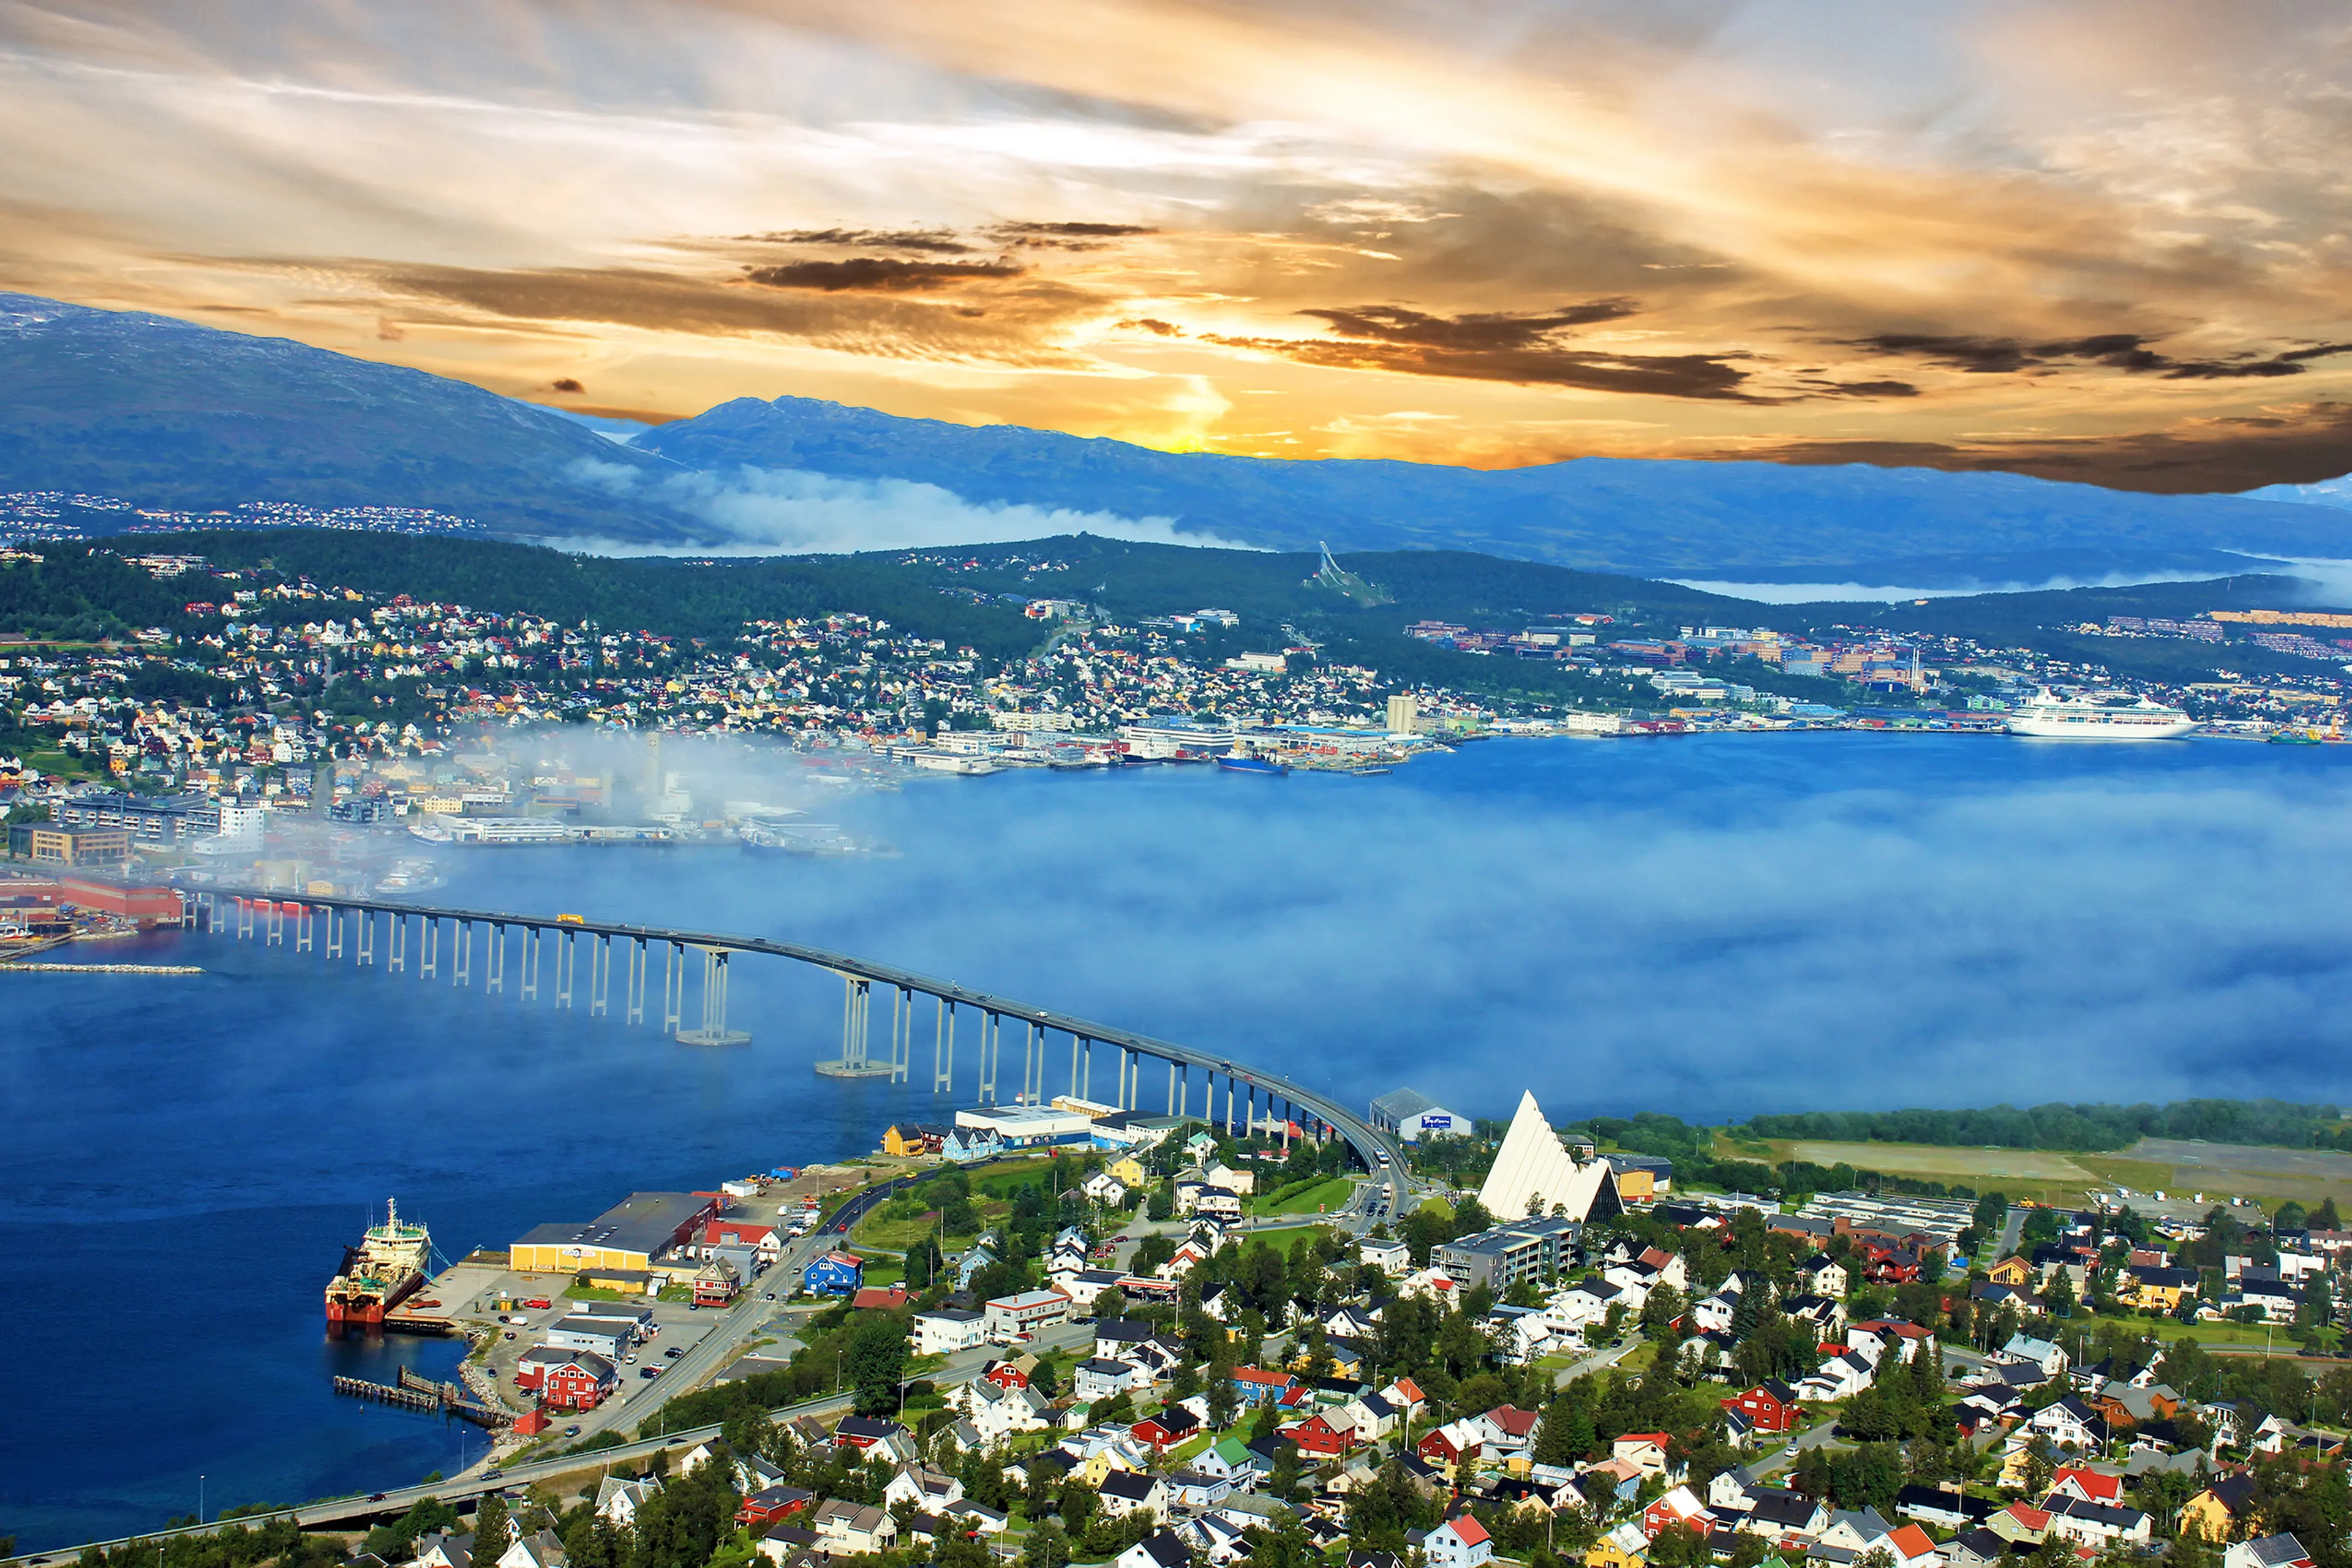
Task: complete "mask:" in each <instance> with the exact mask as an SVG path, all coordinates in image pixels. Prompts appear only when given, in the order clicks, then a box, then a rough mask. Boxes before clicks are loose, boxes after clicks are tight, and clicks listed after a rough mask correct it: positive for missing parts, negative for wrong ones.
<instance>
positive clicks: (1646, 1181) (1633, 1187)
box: [1617, 1171, 1658, 1204]
mask: <svg viewBox="0 0 2352 1568" xmlns="http://www.w3.org/2000/svg"><path fill="white" fill-rule="evenodd" d="M1657 1195H1658V1178H1657V1177H1655V1176H1654V1175H1652V1174H1651V1173H1649V1172H1647V1171H1620V1172H1618V1173H1617V1196H1618V1197H1619V1198H1620V1199H1622V1200H1623V1201H1624V1202H1626V1203H1629V1204H1645V1203H1648V1202H1649V1201H1650V1200H1651V1199H1653V1198H1654V1197H1656V1196H1657Z"/></svg>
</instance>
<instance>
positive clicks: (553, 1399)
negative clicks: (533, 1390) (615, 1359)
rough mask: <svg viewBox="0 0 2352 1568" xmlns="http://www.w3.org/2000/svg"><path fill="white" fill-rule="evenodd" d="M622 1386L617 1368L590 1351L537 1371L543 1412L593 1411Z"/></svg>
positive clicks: (544, 1366)
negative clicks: (538, 1372)
mask: <svg viewBox="0 0 2352 1568" xmlns="http://www.w3.org/2000/svg"><path fill="white" fill-rule="evenodd" d="M620 1386H621V1373H620V1369H619V1368H617V1367H615V1366H614V1364H613V1363H611V1362H609V1361H606V1360H605V1359H604V1357H603V1356H600V1355H598V1354H597V1353H596V1352H593V1351H582V1352H578V1353H577V1354H575V1355H573V1356H572V1357H571V1358H570V1359H569V1360H566V1361H561V1362H555V1363H549V1364H545V1365H542V1366H541V1368H540V1378H539V1404H540V1408H541V1409H542V1410H593V1409H595V1408H596V1406H598V1405H602V1404H604V1401H605V1400H606V1399H608V1398H610V1397H611V1396H612V1394H613V1391H614V1389H616V1388H618V1387H620Z"/></svg>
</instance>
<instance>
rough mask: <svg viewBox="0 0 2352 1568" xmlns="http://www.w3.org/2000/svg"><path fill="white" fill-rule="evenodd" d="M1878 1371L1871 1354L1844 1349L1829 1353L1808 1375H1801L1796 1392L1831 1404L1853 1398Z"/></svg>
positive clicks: (1872, 1380)
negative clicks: (1871, 1359) (1831, 1354)
mask: <svg viewBox="0 0 2352 1568" xmlns="http://www.w3.org/2000/svg"><path fill="white" fill-rule="evenodd" d="M1877 1375H1878V1371H1877V1368H1876V1367H1874V1366H1873V1365H1872V1364H1871V1362H1870V1358H1869V1357H1867V1356H1866V1355H1864V1353H1863V1352H1860V1351H1857V1350H1849V1351H1843V1352H1839V1353H1838V1354H1836V1355H1833V1356H1831V1357H1829V1358H1828V1359H1827V1360H1825V1361H1823V1362H1822V1364H1821V1365H1820V1366H1819V1367H1817V1368H1815V1369H1814V1370H1813V1371H1812V1372H1811V1373H1808V1374H1807V1375H1806V1376H1804V1377H1801V1378H1799V1379H1798V1380H1797V1383H1796V1384H1795V1393H1796V1394H1797V1397H1798V1398H1800V1399H1807V1400H1815V1401H1818V1402H1820V1403H1821V1404H1823V1405H1827V1404H1831V1403H1832V1402H1834V1401H1836V1400H1840V1399H1850V1398H1852V1397H1853V1395H1855V1394H1860V1393H1861V1392H1862V1391H1863V1390H1864V1389H1865V1388H1868V1387H1869V1386H1870V1385H1871V1384H1872V1383H1873V1382H1874V1380H1875V1379H1876V1377H1877Z"/></svg>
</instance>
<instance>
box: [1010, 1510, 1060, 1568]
mask: <svg viewBox="0 0 2352 1568" xmlns="http://www.w3.org/2000/svg"><path fill="white" fill-rule="evenodd" d="M1069 1563H1070V1537H1069V1534H1068V1532H1067V1531H1064V1530H1063V1528H1062V1526H1061V1524H1060V1522H1059V1521H1055V1520H1051V1519H1045V1520H1040V1521H1037V1522H1036V1523H1035V1524H1034V1525H1032V1526H1031V1527H1030V1530H1029V1539H1028V1540H1027V1541H1026V1542H1024V1543H1023V1545H1022V1548H1021V1568H1069Z"/></svg>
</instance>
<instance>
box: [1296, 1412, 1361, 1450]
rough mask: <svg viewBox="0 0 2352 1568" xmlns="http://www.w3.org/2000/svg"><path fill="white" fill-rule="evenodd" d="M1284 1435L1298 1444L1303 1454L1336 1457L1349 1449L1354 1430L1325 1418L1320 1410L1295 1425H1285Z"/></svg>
mask: <svg viewBox="0 0 2352 1568" xmlns="http://www.w3.org/2000/svg"><path fill="white" fill-rule="evenodd" d="M1282 1435H1283V1436H1286V1437H1287V1438H1289V1439H1290V1440H1291V1441H1292V1442H1294V1443H1296V1444H1297V1445H1298V1451H1299V1452H1300V1453H1302V1454H1319V1455H1321V1456H1322V1457H1324V1458H1327V1459H1328V1458H1336V1457H1338V1456H1339V1455H1341V1454H1344V1453H1346V1452H1347V1451H1348V1448H1349V1443H1350V1441H1351V1440H1352V1439H1353V1437H1354V1436H1355V1434H1354V1433H1353V1432H1349V1431H1344V1430H1342V1429H1341V1428H1339V1427H1337V1426H1332V1425H1331V1423H1330V1422H1328V1421H1327V1420H1325V1419H1324V1418H1323V1416H1322V1415H1321V1414H1320V1413H1319V1412H1318V1414H1316V1415H1309V1416H1308V1417H1307V1419H1306V1420H1304V1421H1301V1422H1298V1423H1297V1424H1296V1425H1295V1426H1285V1427H1284V1428H1283V1429H1282Z"/></svg>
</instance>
